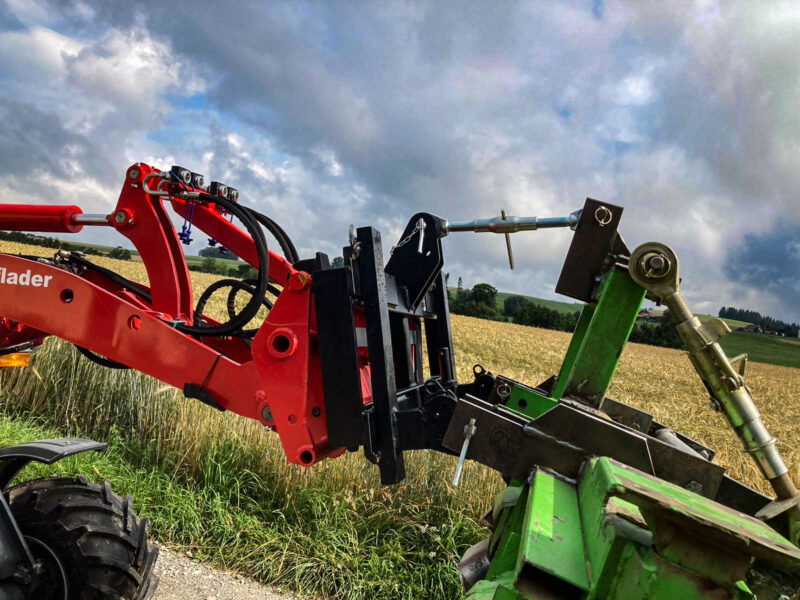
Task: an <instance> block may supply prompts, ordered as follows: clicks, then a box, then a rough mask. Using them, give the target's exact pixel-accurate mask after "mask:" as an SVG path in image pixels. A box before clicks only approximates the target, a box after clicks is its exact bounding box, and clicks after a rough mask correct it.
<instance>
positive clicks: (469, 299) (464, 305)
mask: <svg viewBox="0 0 800 600" xmlns="http://www.w3.org/2000/svg"><path fill="white" fill-rule="evenodd" d="M496 299H497V290H496V289H495V288H494V287H492V286H491V285H489V284H488V283H479V284H478V285H476V286H475V287H474V288H472V290H470V291H466V290H462V291H461V293H456V297H455V298H453V299H451V303H450V311H451V312H453V313H455V314H457V315H466V316H468V317H477V318H479V319H490V320H492V321H505V317H503V315H502V314H500V311H499V310H497V301H496Z"/></svg>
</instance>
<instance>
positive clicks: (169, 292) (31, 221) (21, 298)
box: [0, 163, 371, 466]
mask: <svg viewBox="0 0 800 600" xmlns="http://www.w3.org/2000/svg"><path fill="white" fill-rule="evenodd" d="M152 172H158V171H157V170H156V169H154V168H152V167H150V166H149V165H145V164H143V163H137V164H134V165H132V166H131V167H129V169H128V170H127V172H126V176H125V183H124V184H123V186H122V191H121V192H120V196H119V200H118V202H117V206H116V208H115V210H114V212H113V213H112V215H111V217H110V218H109V224H110V225H112V226H113V227H115V228H116V229H117V230H118V231H119V232H120V233H121V234H122V235H124V236H125V237H127V238H128V239H129V240H130V241H131V242H132V243H133V245H134V246H135V247H136V249H137V250H138V251H139V254H140V255H141V257H142V261H143V262H144V267H145V269H146V270H147V276H148V278H149V283H150V287H149V290H150V293H151V295H152V302H151V303H150V304H148V303H147V302H145V301H144V300H143V299H142V298H140V297H139V296H137V295H135V294H133V293H131V292H129V291H127V290H125V289H123V288H122V287H121V286H120V285H119V284H117V283H115V282H113V281H111V280H110V279H108V278H106V277H105V276H103V275H102V274H101V273H97V272H95V271H91V270H87V271H86V272H85V273H84V274H82V275H80V276H79V275H76V274H73V273H71V272H68V271H66V270H63V269H59V268H57V267H54V266H50V265H46V264H42V263H36V262H32V261H30V260H27V259H24V258H21V257H16V256H12V255H8V254H0V269H5V273H7V274H8V273H17V274H19V273H28V272H29V275H28V278H27V279H26V281H28V282H30V280H31V278H33V277H36V281H38V282H40V285H39V286H33V285H18V284H10V283H5V282H4V281H3V278H2V276H1V275H0V290H2V293H0V315H3V317H4V318H0V349H2V348H3V347H8V346H11V345H15V344H18V343H21V342H25V341H32V342H33V343H34V344H38V343H41V342H42V340H43V338H44V336H46V335H55V336H57V337H60V338H63V339H65V340H67V341H69V342H72V343H74V344H77V345H79V346H82V347H84V348H88V349H89V350H91V351H93V352H96V353H98V354H101V355H103V356H106V357H108V358H110V359H112V360H114V361H117V362H120V363H123V364H125V365H127V366H129V367H131V368H134V369H136V370H138V371H142V372H143V373H147V374H149V375H151V376H153V377H155V378H157V379H160V380H161V381H164V382H166V383H169V384H171V385H174V386H176V387H178V388H184V386H185V385H186V384H194V385H200V386H202V387H203V388H204V389H205V390H206V391H207V392H208V393H209V394H210V395H211V397H212V398H213V399H214V401H216V402H217V403H218V405H219V406H220V407H222V408H224V409H226V410H230V411H233V412H235V413H237V414H240V415H242V416H245V417H248V418H251V419H257V420H259V421H260V422H261V423H263V424H264V425H269V426H271V427H274V428H275V430H276V431H277V432H278V434H279V435H280V438H281V443H282V444H283V447H284V451H285V453H286V457H287V459H288V460H289V461H290V462H292V463H296V464H300V465H303V466H310V465H312V464H314V463H316V462H318V461H320V460H322V459H324V458H326V457H333V456H338V455H340V454H342V453H343V452H344V451H345V449H344V448H330V447H329V445H328V432H327V425H326V418H325V403H324V400H323V392H322V374H321V368H320V360H319V349H318V345H317V342H316V331H315V324H314V308H313V299H312V295H311V276H310V275H309V274H308V273H305V272H303V271H298V270H297V269H295V268H294V267H293V266H292V265H291V264H290V263H289V262H288V261H287V260H286V259H284V258H283V257H281V256H279V255H278V254H275V253H273V252H272V251H269V276H270V278H271V279H272V280H273V281H275V282H278V283H279V284H281V285H283V291H282V292H281V294H280V295H279V296H278V298H277V300H276V302H275V305H274V307H273V308H272V310H270V312H269V314H268V316H267V319H266V320H265V322H264V323H263V325H262V326H261V328H260V330H259V332H258V333H257V335H256V336H255V338H254V339H253V341H252V347H249V346H248V345H247V344H246V343H245V342H244V341H243V340H242V339H241V338H233V337H225V338H203V339H202V340H197V339H196V338H194V337H192V336H189V335H187V334H185V333H182V332H181V331H179V330H178V329H176V328H175V327H174V323H175V321H182V322H186V323H191V322H192V320H193V318H194V308H193V294H192V287H191V280H190V279H189V271H188V267H187V265H186V259H185V257H184V255H183V250H182V247H181V243H180V240H179V238H178V236H177V233H176V231H175V228H174V226H173V225H172V221H171V220H170V217H169V214H168V213H167V210H166V206H165V205H166V203H165V202H164V199H168V200H169V201H170V203H171V206H172V208H173V209H174V210H175V211H176V212H177V213H178V214H179V215H181V216H184V215H185V213H186V210H187V200H185V199H181V198H176V197H173V196H156V195H150V194H148V193H146V192H145V188H144V179H145V177H147V175H149V174H150V173H152ZM80 213H81V210H80V209H79V208H78V207H75V206H67V207H64V206H61V207H54V206H44V207H43V206H28V205H0V229H14V230H20V231H53V232H55V231H60V232H66V231H70V232H72V231H77V230H79V229H80V227H79V226H77V227H76V226H75V225H73V224H72V221H71V220H72V215H73V214H80ZM193 225H194V226H195V227H197V228H198V229H200V230H202V231H204V232H205V233H206V234H208V235H209V236H210V237H212V238H214V239H216V240H218V241H219V243H220V244H222V245H224V246H225V247H227V248H229V249H231V251H233V252H234V253H235V254H236V255H237V256H239V257H241V258H242V259H243V260H245V261H246V262H248V263H249V264H251V265H252V266H254V267H256V268H258V256H257V252H256V248H255V244H254V243H253V240H252V238H251V237H250V236H249V235H248V234H247V233H246V232H245V231H243V230H242V229H240V228H239V227H237V226H236V225H233V224H232V223H230V222H229V221H228V220H227V219H225V218H224V216H223V215H222V214H221V213H220V211H219V210H218V209H217V208H216V207H215V206H214V205H213V204H211V205H203V204H199V203H197V202H196V201H195V204H194V206H193ZM0 274H2V271H0ZM45 278H48V279H47V285H41V283H42V282H44V281H45ZM143 287H146V286H143ZM203 319H204V320H205V321H206V322H208V323H214V321H213V320H212V319H210V318H208V317H205V316H204V317H203ZM20 324H24V325H20ZM366 363H367V357H366V356H365V357H364V366H363V371H364V377H363V378H362V379H364V380H365V382H366V387H365V389H364V396H365V400H366V399H368V398H369V397H370V396H371V393H370V390H369V377H368V374H369V373H368V369H369V367H368V366H367V364H366ZM265 409H268V410H265Z"/></svg>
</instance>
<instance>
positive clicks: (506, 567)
mask: <svg viewBox="0 0 800 600" xmlns="http://www.w3.org/2000/svg"><path fill="white" fill-rule="evenodd" d="M515 484H516V485H520V486H521V490H522V491H521V492H520V494H519V497H518V500H517V502H516V504H515V505H514V506H513V507H507V508H504V509H503V510H502V511H501V514H500V519H499V520H497V521H496V523H497V527H496V528H495V532H494V535H493V536H492V539H491V541H490V543H489V548H490V552H493V558H492V564H491V566H490V567H489V572H488V573H487V574H486V578H487V579H489V580H494V579H497V578H498V577H501V576H503V574H504V573H506V572H507V571H511V572H513V571H514V568H515V566H516V564H517V554H518V552H519V543H520V535H521V532H522V524H523V523H524V522H525V514H526V507H527V503H528V494H529V492H530V486H528V485H524V484H520V483H518V482H512V485H515Z"/></svg>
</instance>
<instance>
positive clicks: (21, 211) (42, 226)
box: [0, 204, 83, 233]
mask: <svg viewBox="0 0 800 600" xmlns="http://www.w3.org/2000/svg"><path fill="white" fill-rule="evenodd" d="M82 213H83V211H82V210H81V209H80V208H78V207H77V206H50V205H48V206H34V205H30V204H0V229H5V230H6V231H38V232H43V233H78V232H79V231H80V230H81V229H83V226H82V225H75V224H74V223H72V215H80V214H82Z"/></svg>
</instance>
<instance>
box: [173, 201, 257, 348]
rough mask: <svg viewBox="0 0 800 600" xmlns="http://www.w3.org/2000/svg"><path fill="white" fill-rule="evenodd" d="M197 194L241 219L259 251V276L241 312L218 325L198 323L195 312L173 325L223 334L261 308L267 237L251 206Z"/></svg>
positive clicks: (201, 333)
mask: <svg viewBox="0 0 800 600" xmlns="http://www.w3.org/2000/svg"><path fill="white" fill-rule="evenodd" d="M200 197H201V198H203V199H206V200H208V201H209V202H214V203H215V204H219V205H220V206H222V207H223V208H224V209H225V210H227V211H228V212H230V213H231V214H233V215H234V216H235V217H236V218H238V219H239V221H241V223H242V224H243V225H244V226H245V229H247V232H248V233H249V234H250V236H251V237H252V238H253V243H254V244H255V246H256V252H257V254H258V278H257V279H256V285H255V286H254V291H253V296H252V297H251V298H250V301H249V302H248V303H247V305H246V306H245V307H244V308H243V309H242V312H240V313H239V314H238V315H236V316H235V317H234V318H232V319H231V320H230V321H228V322H227V323H221V324H220V325H207V326H206V325H200V324H199V323H200V321H198V317H197V316H195V320H194V324H193V325H185V324H178V325H176V327H175V328H176V329H178V331H182V332H183V333H188V334H190V335H199V336H204V337H212V336H214V337H216V336H224V335H229V334H233V333H235V332H237V331H239V330H241V329H243V328H244V326H245V325H247V323H249V322H250V321H251V320H252V318H253V317H254V316H256V313H258V310H259V308H261V304H262V300H263V298H264V296H265V295H266V292H267V287H268V285H269V253H268V251H267V240H266V239H265V238H264V232H263V230H262V229H261V227H259V224H258V222H256V219H255V218H254V217H253V215H252V214H251V211H250V209H247V208H245V207H243V206H240V205H239V204H237V203H236V202H232V201H231V200H228V199H227V198H223V197H222V196H212V195H211V194H201V195H200ZM217 289H219V288H217ZM212 293H213V292H212ZM207 301H208V299H206V302H207ZM198 312H199V313H200V315H202V312H201V311H199V310H197V309H195V313H198Z"/></svg>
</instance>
